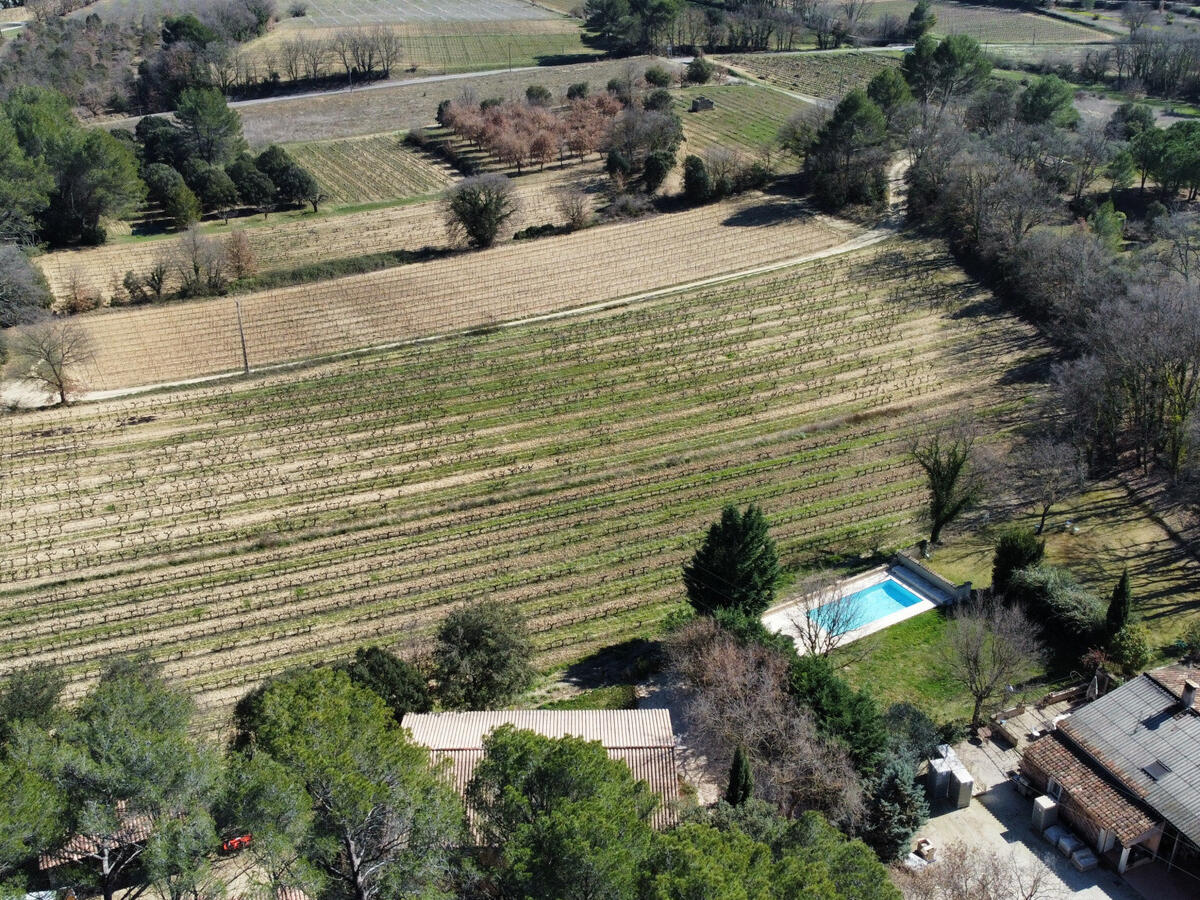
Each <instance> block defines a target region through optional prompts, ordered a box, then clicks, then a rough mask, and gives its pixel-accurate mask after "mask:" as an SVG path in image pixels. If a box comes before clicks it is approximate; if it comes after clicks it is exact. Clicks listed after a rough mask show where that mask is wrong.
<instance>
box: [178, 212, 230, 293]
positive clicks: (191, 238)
mask: <svg viewBox="0 0 1200 900" xmlns="http://www.w3.org/2000/svg"><path fill="white" fill-rule="evenodd" d="M225 261H226V256H225V249H224V248H223V247H222V246H221V244H220V242H219V241H218V240H217V239H216V238H211V237H205V236H204V235H203V234H201V233H200V229H199V228H197V227H196V226H194V225H193V226H192V227H191V228H189V229H188V230H187V231H185V232H184V233H183V234H181V235H180V236H179V243H178V245H177V246H176V257H175V266H176V269H177V271H178V273H179V280H180V288H179V290H180V293H181V294H183V295H185V296H186V295H206V294H219V293H221V292H222V291H223V290H224V289H225V287H226V284H227V282H228V277H227V275H226V272H225Z"/></svg>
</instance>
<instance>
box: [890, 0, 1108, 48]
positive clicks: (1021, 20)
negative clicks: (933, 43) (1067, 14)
mask: <svg viewBox="0 0 1200 900" xmlns="http://www.w3.org/2000/svg"><path fill="white" fill-rule="evenodd" d="M932 6H933V12H934V14H935V15H936V16H937V24H936V25H935V26H934V29H933V31H934V33H935V34H940V35H945V34H969V35H970V36H971V37H973V38H975V39H976V40H977V41H979V42H980V43H981V44H996V43H1005V44H1053V43H1064V44H1065V43H1076V42H1089V41H1107V40H1111V35H1108V34H1105V33H1103V32H1101V31H1098V30H1097V29H1095V28H1088V27H1086V26H1085V25H1074V24H1072V23H1071V22H1064V21H1062V20H1061V19H1053V18H1051V17H1050V16H1040V15H1038V14H1036V13H1030V12H1021V11H1020V10H1017V9H1012V8H1009V7H1004V6H970V5H968V4H965V3H939V2H934V3H933V4H932ZM912 8H913V4H912V3H911V2H909V0H872V2H871V3H870V4H869V5H868V7H867V9H868V12H867V15H868V17H870V18H872V19H881V18H883V17H884V16H887V15H890V16H896V17H898V18H899V19H900V20H901V21H904V20H905V19H907V18H908V14H909V13H910V12H912Z"/></svg>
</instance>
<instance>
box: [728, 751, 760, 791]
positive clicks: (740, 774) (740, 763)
mask: <svg viewBox="0 0 1200 900" xmlns="http://www.w3.org/2000/svg"><path fill="white" fill-rule="evenodd" d="M753 794H754V775H753V773H751V771H750V759H749V758H748V757H747V756H746V750H745V748H744V747H742V745H741V744H738V748H737V750H736V751H734V754H733V765H732V766H731V767H730V769H729V787H728V788H726V789H725V802H726V803H728V804H729V805H730V806H741V805H742V804H743V803H745V802H746V801H747V800H749V799H750V797H751V796H753Z"/></svg>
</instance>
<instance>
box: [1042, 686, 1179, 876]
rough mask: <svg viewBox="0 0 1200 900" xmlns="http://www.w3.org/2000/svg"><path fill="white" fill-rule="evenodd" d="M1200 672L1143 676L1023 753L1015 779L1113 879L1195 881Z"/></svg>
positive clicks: (1075, 715) (1085, 708) (1086, 708)
mask: <svg viewBox="0 0 1200 900" xmlns="http://www.w3.org/2000/svg"><path fill="white" fill-rule="evenodd" d="M1198 685H1200V669H1193V668H1190V667H1187V666H1166V667H1164V668H1162V669H1155V670H1154V671H1152V672H1146V673H1145V674H1143V675H1140V676H1138V677H1137V678H1134V679H1132V680H1131V681H1129V682H1127V683H1125V684H1123V685H1121V687H1119V688H1117V689H1115V690H1113V691H1111V692H1110V693H1108V694H1105V695H1104V696H1103V697H1100V698H1098V699H1096V700H1094V701H1093V702H1091V703H1089V704H1087V705H1086V706H1083V707H1081V708H1080V709H1078V710H1077V711H1075V712H1074V713H1073V714H1072V715H1070V716H1068V717H1067V718H1065V719H1063V720H1062V721H1060V722H1059V723H1058V727H1057V729H1056V730H1054V731H1052V732H1050V733H1049V734H1046V735H1045V736H1043V737H1041V738H1039V739H1038V740H1036V741H1034V742H1033V743H1032V744H1030V745H1029V746H1028V747H1027V748H1026V750H1025V752H1024V754H1023V756H1022V759H1021V772H1022V774H1024V776H1025V777H1026V778H1027V779H1028V780H1029V781H1030V782H1032V783H1033V785H1034V786H1036V787H1037V788H1038V789H1039V790H1041V791H1043V792H1044V793H1046V794H1047V795H1048V796H1049V797H1051V798H1052V799H1054V800H1056V801H1057V803H1058V813H1059V815H1060V817H1061V818H1062V820H1063V821H1064V822H1066V823H1067V824H1069V825H1070V826H1071V827H1072V828H1073V829H1074V830H1075V831H1076V832H1077V833H1078V834H1079V836H1080V837H1081V838H1083V839H1084V840H1086V841H1087V842H1088V844H1089V845H1091V846H1092V847H1093V848H1095V850H1096V851H1097V852H1098V853H1099V854H1101V855H1102V856H1105V857H1106V858H1108V859H1109V861H1110V862H1112V863H1113V864H1114V865H1115V867H1116V869H1117V871H1119V872H1124V871H1125V870H1126V869H1127V868H1128V867H1129V866H1131V865H1137V864H1139V863H1141V862H1147V861H1150V860H1153V859H1159V860H1163V861H1164V862H1166V863H1167V865H1168V866H1169V867H1180V868H1183V869H1187V870H1189V871H1192V872H1195V873H1197V874H1200V709H1198V708H1197V702H1196V700H1197V690H1198Z"/></svg>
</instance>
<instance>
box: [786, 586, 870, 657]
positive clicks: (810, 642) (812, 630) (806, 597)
mask: <svg viewBox="0 0 1200 900" xmlns="http://www.w3.org/2000/svg"><path fill="white" fill-rule="evenodd" d="M799 591H800V595H801V596H800V600H799V601H798V602H797V604H796V609H795V611H794V612H793V613H792V614H791V616H790V618H789V621H790V622H791V625H792V633H793V634H794V635H795V638H796V641H797V643H799V645H800V647H801V648H802V650H803V652H805V653H809V654H812V655H814V656H828V655H829V654H830V653H832V652H833V651H834V650H836V649H837V648H838V647H840V646H841V645H842V642H843V641H844V640H845V638H846V635H847V634H848V633H849V632H851V631H853V630H854V629H855V628H857V627H858V626H859V625H861V624H862V619H863V608H862V601H861V600H859V599H857V598H855V596H854V595H853V594H850V595H844V594H843V592H842V590H841V585H840V584H839V583H838V580H837V578H836V577H835V576H832V575H830V574H828V573H825V572H818V573H816V574H814V575H810V576H809V577H808V578H806V579H804V581H802V582H801V583H800V588H799Z"/></svg>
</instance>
